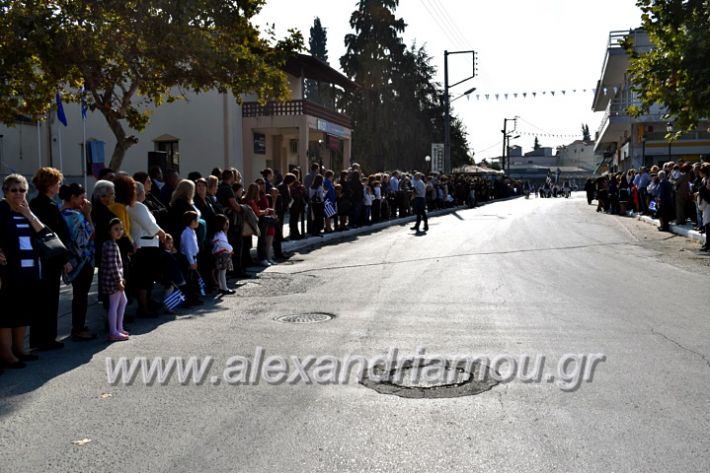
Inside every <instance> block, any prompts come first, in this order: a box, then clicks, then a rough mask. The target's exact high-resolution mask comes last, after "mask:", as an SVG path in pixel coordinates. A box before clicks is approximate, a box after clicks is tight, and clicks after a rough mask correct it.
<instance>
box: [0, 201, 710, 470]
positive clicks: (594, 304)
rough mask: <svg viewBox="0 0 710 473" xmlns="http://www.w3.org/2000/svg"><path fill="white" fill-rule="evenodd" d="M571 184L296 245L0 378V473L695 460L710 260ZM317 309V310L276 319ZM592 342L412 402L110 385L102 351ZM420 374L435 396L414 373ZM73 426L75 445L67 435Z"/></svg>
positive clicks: (707, 462) (351, 386)
mask: <svg viewBox="0 0 710 473" xmlns="http://www.w3.org/2000/svg"><path fill="white" fill-rule="evenodd" d="M697 247H698V245H697V243H692V242H688V241H686V240H684V239H682V238H678V237H672V236H670V235H668V234H663V233H660V232H657V231H656V230H655V229H654V228H653V227H651V226H648V225H645V224H643V223H640V222H637V221H635V220H633V219H624V218H618V217H610V216H607V215H601V214H597V213H596V212H594V209H593V207H589V206H587V205H586V201H584V199H583V198H582V196H581V194H579V195H575V196H574V197H573V198H572V199H530V200H525V199H517V200H512V201H507V202H500V203H495V204H491V205H488V206H485V207H483V208H480V209H474V210H466V211H459V212H456V213H454V214H451V215H448V216H445V217H440V218H437V219H433V220H432V221H431V222H430V232H429V233H428V234H427V235H425V236H423V235H415V234H414V232H412V231H409V229H408V228H407V227H405V226H394V227H391V228H389V229H386V230H383V231H381V232H378V233H375V234H371V235H368V236H361V237H358V238H356V239H353V240H351V241H347V242H343V243H341V244H338V245H334V246H328V247H324V248H321V249H317V250H314V251H312V252H310V253H308V254H302V255H301V254H298V255H295V256H294V257H293V258H292V261H291V262H289V263H288V264H282V265H279V266H274V267H271V268H269V269H267V270H266V271H264V272H263V273H261V274H260V275H259V278H258V279H255V280H253V281H250V282H248V283H247V284H246V285H243V286H241V287H239V289H238V294H237V295H236V296H231V297H227V298H224V299H222V300H220V301H218V303H216V304H211V305H208V306H206V307H205V308H204V309H203V310H199V311H196V312H194V313H193V314H191V315H188V314H187V313H183V314H182V315H180V316H178V317H177V320H174V321H173V320H168V319H167V318H164V319H160V320H158V321H156V322H146V321H141V322H138V323H136V324H134V325H133V326H132V327H131V328H132V331H133V336H132V337H131V340H130V341H128V342H124V343H115V344H113V345H108V344H106V343H105V342H103V341H97V342H96V343H89V344H75V343H71V342H69V343H68V344H67V348H65V350H63V352H61V353H56V354H44V355H43V356H42V359H41V360H40V361H38V362H35V363H34V364H33V366H32V367H31V368H29V369H25V370H21V371H17V372H13V373H8V372H6V373H5V374H4V375H3V376H1V377H0V425H1V428H0V471H3V472H5V471H7V472H10V471H16V472H23V473H24V472H45V471H66V472H84V471H85V472H104V471H106V472H108V471H111V472H166V473H167V472H171V473H174V472H237V471H238V472H242V471H243V472H266V471H269V472H334V471H352V472H355V471H367V472H370V471H373V472H374V471H380V472H395V471H402V472H410V471H428V472H434V471H442V472H476V471H496V472H537V471H545V472H548V471H561V472H595V473H596V472H708V471H710V436H709V435H708V432H710V389H709V388H710V310H708V307H709V306H710V290H709V288H710V263H709V262H708V258H707V257H705V256H702V255H700V254H698V253H697V251H696V249H697ZM310 311H318V312H328V313H332V314H334V315H335V316H336V317H335V318H334V319H333V320H331V321H328V322H322V323H313V324H291V323H283V322H278V321H275V320H274V318H275V317H278V316H280V315H288V314H295V313H304V312H310ZM256 347H263V349H264V350H265V352H266V355H283V356H291V355H297V356H299V357H301V358H305V357H307V356H308V355H313V356H321V355H332V356H334V357H344V356H346V355H347V354H357V355H362V356H365V357H373V356H377V355H384V354H386V353H387V352H388V350H390V348H396V349H398V350H399V352H400V353H405V354H412V353H414V352H415V350H416V348H417V347H422V348H424V349H425V350H426V352H427V353H439V354H444V355H457V354H468V355H487V356H489V357H492V358H493V357H495V356H498V355H512V356H516V357H517V356H519V355H521V354H531V355H543V356H545V357H546V360H547V363H549V365H548V364H546V365H545V371H546V372H547V373H555V371H556V363H557V362H558V360H560V359H562V358H563V357H564V355H565V354H569V353H573V354H602V355H603V356H604V357H605V358H604V360H603V361H601V362H599V363H598V364H597V365H596V370H594V372H593V378H592V380H591V381H590V382H583V383H581V384H580V385H579V387H578V389H576V390H571V391H568V390H563V389H561V386H560V384H559V383H558V381H554V382H547V377H546V376H545V377H544V378H543V380H542V382H540V383H534V382H533V383H524V382H522V381H520V380H513V381H511V382H508V383H501V384H498V385H497V386H494V387H493V388H492V389H490V390H488V391H485V392H482V393H480V394H477V395H472V396H462V397H454V398H435V399H431V398H420V399H410V398H403V397H400V396H397V395H388V394H380V393H378V392H376V391H374V390H372V389H369V388H367V387H365V386H362V385H360V384H359V383H357V382H356V380H354V376H353V377H352V379H350V382H348V383H345V384H330V385H324V384H318V383H313V384H305V383H303V382H301V383H298V384H295V385H293V384H289V383H283V384H280V385H271V384H268V383H266V382H260V383H259V384H258V385H229V384H226V383H224V382H222V383H221V384H219V385H214V384H213V382H212V378H211V376H210V377H209V380H208V381H207V382H205V383H204V384H202V385H195V384H194V383H187V385H181V384H180V383H178V382H177V381H176V380H174V379H171V380H170V381H169V382H168V383H167V384H166V385H159V384H157V383H156V384H154V385H152V386H146V385H145V384H143V383H142V382H136V383H133V384H132V385H122V384H118V385H115V386H114V385H110V384H108V382H107V375H106V358H107V357H112V358H113V359H117V358H118V357H124V356H125V357H136V356H145V357H157V356H162V357H168V356H184V357H188V356H207V355H209V356H212V357H213V358H214V360H215V361H214V364H213V366H212V369H211V371H210V375H215V376H219V375H221V372H222V367H223V366H224V364H225V363H226V362H227V360H228V359H229V358H230V357H231V356H234V355H243V356H245V357H247V358H249V359H252V358H253V357H254V353H255V349H256ZM422 392H429V391H427V390H422ZM73 442H78V443H79V444H78V445H77V444H75V443H73Z"/></svg>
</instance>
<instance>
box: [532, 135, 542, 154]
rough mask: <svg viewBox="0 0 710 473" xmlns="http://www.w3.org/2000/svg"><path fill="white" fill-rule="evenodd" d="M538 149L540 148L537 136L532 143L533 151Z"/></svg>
mask: <svg viewBox="0 0 710 473" xmlns="http://www.w3.org/2000/svg"><path fill="white" fill-rule="evenodd" d="M540 148H542V146H540V140H538V139H537V136H536V137H535V142H534V143H533V150H535V151H537V150H539V149H540Z"/></svg>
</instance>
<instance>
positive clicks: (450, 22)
mask: <svg viewBox="0 0 710 473" xmlns="http://www.w3.org/2000/svg"><path fill="white" fill-rule="evenodd" d="M432 7H433V8H434V9H436V10H437V11H438V12H439V14H440V16H441V17H442V18H443V19H444V22H445V23H446V24H448V26H449V28H451V31H452V32H453V34H454V35H455V36H456V37H457V38H458V39H459V40H460V43H461V46H463V49H466V48H467V47H468V46H469V42H468V40H467V39H466V36H465V35H464V34H463V33H462V32H461V29H460V28H459V27H458V25H457V24H456V22H455V21H454V19H453V18H451V15H449V12H448V11H447V10H446V8H445V7H444V6H443V5H442V4H441V2H440V0H432Z"/></svg>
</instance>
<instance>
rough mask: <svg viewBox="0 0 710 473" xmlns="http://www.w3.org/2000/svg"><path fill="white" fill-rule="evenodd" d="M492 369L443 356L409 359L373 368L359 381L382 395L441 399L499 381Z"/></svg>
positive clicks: (471, 392) (467, 393)
mask: <svg viewBox="0 0 710 473" xmlns="http://www.w3.org/2000/svg"><path fill="white" fill-rule="evenodd" d="M490 370H491V368H490V367H488V366H486V365H484V364H482V363H480V362H473V363H466V362H460V363H454V362H451V361H444V360H440V359H435V360H425V361H423V362H420V363H418V364H415V363H414V362H413V361H412V360H407V361H405V362H403V363H402V364H400V365H399V366H398V367H396V368H394V369H392V370H390V371H389V372H386V371H385V370H384V369H383V368H382V367H379V369H378V368H377V367H376V368H373V370H372V373H367V374H366V375H365V376H364V377H363V379H362V381H360V384H362V385H363V386H365V387H368V388H370V389H373V390H375V391H377V392H378V393H380V394H393V395H395V396H399V397H405V398H412V399H441V398H450V397H461V396H473V395H476V394H480V393H482V392H485V391H488V390H490V389H491V388H492V387H493V386H495V385H496V384H498V381H496V380H495V379H493V377H492V376H491V373H490Z"/></svg>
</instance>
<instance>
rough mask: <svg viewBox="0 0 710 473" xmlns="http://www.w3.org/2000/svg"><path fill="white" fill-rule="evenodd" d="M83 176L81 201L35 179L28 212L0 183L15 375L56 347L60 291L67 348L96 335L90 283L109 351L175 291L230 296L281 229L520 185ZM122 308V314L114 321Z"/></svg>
mask: <svg viewBox="0 0 710 473" xmlns="http://www.w3.org/2000/svg"><path fill="white" fill-rule="evenodd" d="M97 177H98V180H97V181H96V183H95V185H94V188H93V192H92V194H91V195H90V196H89V195H87V193H86V189H84V188H83V187H82V186H81V185H80V184H76V183H72V184H63V178H64V176H63V175H62V173H61V172H60V171H59V170H57V169H54V168H51V167H44V168H40V169H39V170H38V171H37V173H36V175H35V176H34V179H33V180H32V182H33V184H34V187H35V190H36V195H35V196H34V197H33V198H32V199H31V200H29V201H28V195H29V194H30V192H31V190H30V187H29V184H28V182H27V180H26V179H25V178H24V177H23V176H21V175H18V174H12V175H10V176H8V177H7V178H5V180H4V182H3V187H2V190H3V195H4V197H5V198H4V199H2V200H0V230H1V231H0V306H1V307H2V308H3V310H2V313H1V314H0V368H22V367H24V366H25V362H27V361H33V360H35V359H37V355H35V354H34V353H33V352H34V351H45V350H57V349H61V348H63V345H64V344H63V342H61V341H58V340H57V321H58V320H57V319H58V310H59V295H60V285H61V283H62V282H63V283H64V284H66V285H71V286H72V304H71V311H72V328H71V338H72V340H74V341H79V342H80V341H85V340H92V339H94V338H96V336H97V335H96V334H95V333H94V332H92V330H90V328H89V326H88V324H87V321H86V317H87V310H88V306H89V292H90V288H91V285H92V283H93V281H94V274H95V272H98V278H97V285H98V297H99V300H100V302H101V303H102V304H103V306H104V308H105V309H106V311H107V325H106V326H107V332H108V333H107V337H108V339H109V340H110V341H123V340H127V339H129V337H130V333H129V332H128V330H127V327H126V326H125V325H124V323H128V322H130V321H131V320H132V318H133V317H151V318H152V317H158V316H159V315H160V313H165V312H167V313H174V312H173V308H174V307H173V306H166V305H165V304H163V302H164V301H167V300H168V298H169V297H170V295H171V294H173V293H175V292H176V291H178V293H181V294H182V295H184V304H183V307H186V308H189V307H193V306H195V305H200V304H202V303H203V301H202V297H203V296H204V295H205V294H208V293H214V292H215V291H218V292H219V293H220V294H222V295H225V296H226V295H229V294H233V293H234V292H235V290H234V289H232V288H230V287H229V286H228V277H231V278H251V277H253V273H250V272H247V271H246V269H247V268H249V267H254V266H261V267H268V266H271V265H274V264H278V263H279V262H282V261H284V260H285V259H287V258H288V257H289V256H290V255H288V254H286V253H285V252H284V251H283V248H282V243H283V241H284V240H285V239H286V238H284V225H288V228H289V232H288V237H287V238H288V239H291V240H298V239H302V238H307V237H318V236H319V235H322V234H323V233H329V232H335V231H343V230H347V229H349V228H356V227H360V226H366V225H371V224H373V223H377V222H380V221H384V220H390V219H395V218H399V217H405V216H408V215H413V214H414V213H417V215H418V217H419V216H423V215H424V214H423V212H424V208H425V207H426V209H428V210H433V209H443V208H448V207H453V206H460V205H467V206H469V207H473V206H475V205H476V204H477V203H478V202H483V201H487V200H491V199H494V198H500V197H507V196H509V195H513V194H516V193H521V192H522V186H521V184H520V183H516V182H513V181H510V180H509V179H504V178H498V179H486V178H483V177H480V176H471V175H464V174H460V175H451V176H445V175H439V174H436V173H433V174H430V175H428V176H424V175H423V174H422V173H407V172H400V171H393V172H389V173H387V172H380V173H375V174H371V175H367V174H364V173H363V172H362V170H361V169H360V166H358V165H357V164H353V165H352V166H351V168H349V169H348V170H345V171H342V172H340V173H338V174H337V175H336V173H335V172H333V171H332V170H326V169H323V168H321V167H320V166H319V165H318V164H313V165H312V166H311V168H310V170H309V172H308V173H307V174H305V175H301V173H300V171H299V170H298V169H292V170H291V172H288V173H286V174H284V175H282V174H280V173H279V172H274V171H273V170H272V169H264V170H263V171H262V172H261V177H259V178H258V179H256V180H255V181H254V182H244V181H243V178H242V175H241V173H240V172H239V171H238V170H237V169H226V170H221V169H214V170H212V172H211V174H210V175H209V176H206V177H203V176H202V175H201V174H200V173H198V172H191V173H189V174H188V175H187V177H186V178H184V179H183V178H181V176H180V175H179V173H178V172H177V171H175V170H165V171H163V170H162V169H161V168H158V167H156V168H151V169H150V170H149V172H147V173H146V172H137V173H135V174H133V175H132V176H131V175H129V174H128V173H125V172H114V171H111V170H110V169H106V170H104V171H103V172H102V173H101V174H100V175H99V176H97ZM57 198H58V199H57ZM416 228H417V230H418V224H417V226H416ZM427 229H428V225H427V221H426V219H424V230H425V231H426V230H427ZM50 233H54V234H56V236H57V237H58V238H59V239H60V240H61V241H62V242H63V244H64V246H65V247H66V250H67V251H66V252H65V253H64V255H63V256H61V257H54V259H49V260H48V259H44V258H45V257H44V256H43V255H42V254H41V251H40V249H41V248H40V245H39V243H37V237H38V236H42V235H47V234H50ZM255 240H256V248H255V250H256V251H255V253H256V260H254V259H253V256H252V249H253V246H254V241H255ZM96 270H98V271H96ZM156 286H159V287H162V289H163V290H162V291H156V290H155V288H156ZM39 294H41V295H42V296H41V297H38V295H39ZM157 294H160V297H159V298H158V299H157V300H156V297H155V296H156V295H157ZM130 301H135V302H136V304H135V306H136V309H135V311H131V314H128V315H127V314H126V306H127V305H128V304H129V302H130ZM27 326H29V327H30V338H29V348H30V350H29V351H28V350H26V348H25V331H26V327H27Z"/></svg>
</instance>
